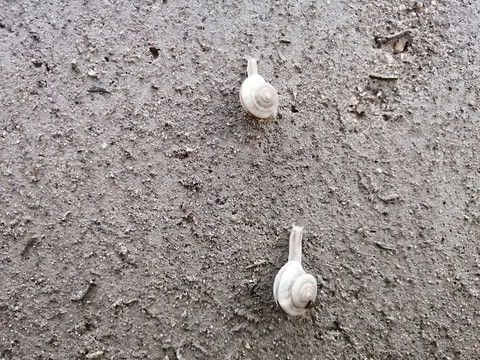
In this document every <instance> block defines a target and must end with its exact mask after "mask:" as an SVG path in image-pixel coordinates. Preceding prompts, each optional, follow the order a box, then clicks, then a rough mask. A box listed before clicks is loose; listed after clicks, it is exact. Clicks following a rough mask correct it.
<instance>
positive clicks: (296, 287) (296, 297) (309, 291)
mask: <svg viewBox="0 0 480 360" xmlns="http://www.w3.org/2000/svg"><path fill="white" fill-rule="evenodd" d="M316 296H317V281H316V280H315V278H314V277H313V276H312V275H310V274H303V275H301V276H300V277H299V278H298V279H297V280H296V281H295V282H294V284H293V287H292V305H293V306H294V307H295V308H297V309H305V310H306V309H307V308H308V307H309V306H310V305H311V304H312V303H313V302H314V301H315V297H316Z"/></svg>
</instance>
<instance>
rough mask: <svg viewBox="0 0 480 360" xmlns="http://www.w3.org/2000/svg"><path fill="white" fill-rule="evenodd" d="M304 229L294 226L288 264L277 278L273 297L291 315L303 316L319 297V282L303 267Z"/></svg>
mask: <svg viewBox="0 0 480 360" xmlns="http://www.w3.org/2000/svg"><path fill="white" fill-rule="evenodd" d="M302 230H303V229H302V228H301V227H298V226H294V227H293V229H292V232H291V234H290V248H289V253H288V262H287V263H286V264H285V265H283V267H282V268H281V269H280V271H279V272H278V273H277V276H276V277H275V282H274V284H273V296H274V298H275V301H276V303H277V305H278V306H280V308H282V310H284V311H285V312H286V313H287V314H289V315H302V314H303V313H305V312H306V311H307V309H308V308H310V307H311V305H312V304H313V302H314V301H315V298H316V296H317V281H316V280H315V278H314V277H313V276H312V275H310V274H307V273H306V272H305V270H303V267H302V263H301V261H302Z"/></svg>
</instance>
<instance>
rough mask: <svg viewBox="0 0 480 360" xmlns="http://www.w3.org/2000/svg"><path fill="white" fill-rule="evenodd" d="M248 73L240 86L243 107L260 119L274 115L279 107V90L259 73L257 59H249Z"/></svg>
mask: <svg viewBox="0 0 480 360" xmlns="http://www.w3.org/2000/svg"><path fill="white" fill-rule="evenodd" d="M247 73H248V77H247V78H246V79H245V81H244V82H243V83H242V86H241V88H240V102H241V103H242V106H243V108H244V109H245V110H246V111H247V112H248V113H249V114H250V115H252V116H255V117H256V118H259V119H268V118H271V117H274V116H275V114H276V113H277V108H278V94H277V90H275V88H274V87H273V86H272V85H270V84H269V83H267V82H266V81H265V79H264V78H263V77H262V76H260V75H259V74H258V69H257V60H256V59H252V58H250V59H248V64H247Z"/></svg>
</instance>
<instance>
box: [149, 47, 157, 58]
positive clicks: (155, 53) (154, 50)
mask: <svg viewBox="0 0 480 360" xmlns="http://www.w3.org/2000/svg"><path fill="white" fill-rule="evenodd" d="M150 52H151V53H152V56H153V58H154V59H156V58H158V49H157V48H156V47H153V46H152V47H150Z"/></svg>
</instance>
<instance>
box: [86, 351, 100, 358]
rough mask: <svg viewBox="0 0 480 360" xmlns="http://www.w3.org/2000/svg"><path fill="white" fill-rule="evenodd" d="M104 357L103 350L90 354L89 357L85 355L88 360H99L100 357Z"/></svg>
mask: <svg viewBox="0 0 480 360" xmlns="http://www.w3.org/2000/svg"><path fill="white" fill-rule="evenodd" d="M102 355H103V351H102V350H98V351H94V352H91V353H88V354H87V355H85V357H86V358H87V359H98V358H99V357H101V356H102Z"/></svg>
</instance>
